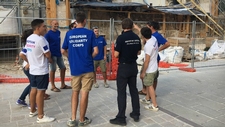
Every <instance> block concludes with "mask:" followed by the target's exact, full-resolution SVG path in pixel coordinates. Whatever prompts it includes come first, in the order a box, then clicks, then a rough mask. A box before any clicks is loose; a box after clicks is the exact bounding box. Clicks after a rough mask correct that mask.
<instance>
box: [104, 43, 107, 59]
mask: <svg viewBox="0 0 225 127" xmlns="http://www.w3.org/2000/svg"><path fill="white" fill-rule="evenodd" d="M106 54H107V47H106V46H104V60H106Z"/></svg>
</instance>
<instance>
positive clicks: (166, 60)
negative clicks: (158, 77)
mask: <svg viewBox="0 0 225 127" xmlns="http://www.w3.org/2000/svg"><path fill="white" fill-rule="evenodd" d="M163 51H164V50H163ZM159 57H160V61H163V62H168V58H167V56H166V55H165V54H163V53H162V52H159Z"/></svg>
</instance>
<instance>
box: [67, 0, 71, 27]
mask: <svg viewBox="0 0 225 127" xmlns="http://www.w3.org/2000/svg"><path fill="white" fill-rule="evenodd" d="M66 19H70V1H69V0H66ZM70 22H71V21H70V20H66V26H69V25H70Z"/></svg>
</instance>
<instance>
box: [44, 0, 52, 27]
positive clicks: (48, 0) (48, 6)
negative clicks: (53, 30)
mask: <svg viewBox="0 0 225 127" xmlns="http://www.w3.org/2000/svg"><path fill="white" fill-rule="evenodd" d="M45 3H46V18H51V10H50V0H45ZM50 24H51V21H50V20H49V19H47V25H48V26H49V25H50Z"/></svg>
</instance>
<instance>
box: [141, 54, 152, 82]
mask: <svg viewBox="0 0 225 127" xmlns="http://www.w3.org/2000/svg"><path fill="white" fill-rule="evenodd" d="M149 62H150V56H149V55H148V54H145V61H144V64H143V68H142V71H141V75H140V78H141V79H144V77H145V75H146V70H147V68H148V65H149Z"/></svg>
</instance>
